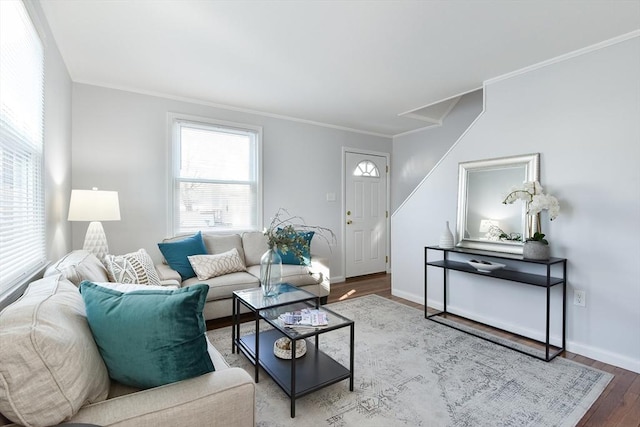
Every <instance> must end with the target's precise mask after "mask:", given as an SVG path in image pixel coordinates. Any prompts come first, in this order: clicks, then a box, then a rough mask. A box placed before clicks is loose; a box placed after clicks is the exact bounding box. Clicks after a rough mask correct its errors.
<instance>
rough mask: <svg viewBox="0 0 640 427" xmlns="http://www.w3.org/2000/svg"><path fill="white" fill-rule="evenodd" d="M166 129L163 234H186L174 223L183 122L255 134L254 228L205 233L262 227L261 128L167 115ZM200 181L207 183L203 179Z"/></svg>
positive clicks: (212, 128) (195, 117)
mask: <svg viewBox="0 0 640 427" xmlns="http://www.w3.org/2000/svg"><path fill="white" fill-rule="evenodd" d="M167 121H168V127H169V138H168V139H169V141H168V144H169V153H170V154H169V156H168V157H169V158H168V168H167V170H168V175H169V176H168V183H169V200H168V203H167V231H168V233H169V235H171V236H175V235H179V234H187V233H189V232H186V231H180V229H179V225H178V224H177V220H178V211H177V209H179V206H178V204H177V203H178V197H179V194H178V193H179V192H178V191H177V188H178V186H177V185H176V184H177V182H179V181H181V180H182V178H181V177H180V158H181V153H180V124H182V123H186V124H188V125H190V126H191V127H196V128H202V129H205V130H206V129H211V130H216V129H219V130H222V131H224V132H229V133H253V134H254V135H255V152H254V153H253V154H254V162H255V177H256V182H255V186H256V211H255V213H254V214H255V217H256V224H255V229H253V228H247V229H228V228H227V229H220V230H215V229H211V230H206V231H207V232H208V233H220V234H228V233H230V232H234V233H242V232H243V231H256V230H261V229H262V227H263V215H262V213H263V183H262V181H263V180H262V126H254V125H249V124H245V123H236V122H230V121H225V120H218V119H212V118H209V117H201V116H193V115H188V114H179V113H168V115H167ZM202 182H205V183H207V182H209V183H210V182H211V180H208V179H205V180H202Z"/></svg>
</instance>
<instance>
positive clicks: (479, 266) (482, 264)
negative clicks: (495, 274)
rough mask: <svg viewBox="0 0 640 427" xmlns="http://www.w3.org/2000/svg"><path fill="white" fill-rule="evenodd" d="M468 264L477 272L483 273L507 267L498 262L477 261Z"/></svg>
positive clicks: (470, 261)
mask: <svg viewBox="0 0 640 427" xmlns="http://www.w3.org/2000/svg"><path fill="white" fill-rule="evenodd" d="M467 263H468V264H469V265H470V266H472V267H473V268H475V269H476V270H478V271H481V272H483V273H491V272H492V271H494V270H499V269H501V268H504V267H505V265H504V264H498V263H497V262H489V261H482V260H476V259H472V260H469V261H467Z"/></svg>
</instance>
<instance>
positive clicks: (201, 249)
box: [158, 231, 207, 280]
mask: <svg viewBox="0 0 640 427" xmlns="http://www.w3.org/2000/svg"><path fill="white" fill-rule="evenodd" d="M158 248H159V249H160V252H162V255H163V256H164V259H166V260H167V263H168V264H169V267H171V268H173V269H174V270H175V271H177V272H178V273H180V277H182V280H187V279H190V278H192V277H196V272H195V271H193V267H191V263H190V262H189V259H188V258H187V257H188V256H191V255H206V253H207V248H206V247H205V246H204V241H203V240H202V233H201V232H200V231H198V232H197V233H196V234H194V235H193V236H191V237H187V238H185V239H182V240H178V241H177V242H165V243H158Z"/></svg>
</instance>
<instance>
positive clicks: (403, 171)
mask: <svg viewBox="0 0 640 427" xmlns="http://www.w3.org/2000/svg"><path fill="white" fill-rule="evenodd" d="M481 111H482V91H481V90H477V91H474V92H471V93H468V94H466V95H464V96H463V97H462V98H461V99H460V101H458V103H457V104H456V106H455V107H454V108H453V110H451V112H450V113H449V115H448V116H447V117H446V118H445V119H444V121H443V124H442V126H437V127H429V128H426V129H424V130H421V131H417V132H412V133H408V134H404V135H401V136H396V137H394V138H393V157H392V158H391V185H392V189H391V210H392V211H395V210H396V209H398V207H399V206H400V205H401V204H402V202H403V201H404V200H405V199H406V198H407V197H408V196H409V195H410V194H411V192H412V191H413V190H414V189H415V188H416V187H417V186H418V184H420V182H421V181H422V179H424V177H425V176H426V175H427V174H428V173H429V171H430V170H431V169H432V168H433V167H434V166H435V165H436V164H437V163H438V161H439V160H440V159H441V158H442V156H443V155H444V154H445V153H446V152H447V151H448V150H449V148H451V146H452V145H453V144H454V143H455V142H456V141H457V140H458V138H460V135H462V133H463V132H464V131H465V130H467V128H468V127H469V125H470V124H471V123H472V122H473V121H474V120H475V119H476V117H478V115H479V114H480V112H481Z"/></svg>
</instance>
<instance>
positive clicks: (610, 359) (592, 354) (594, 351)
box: [567, 341, 640, 374]
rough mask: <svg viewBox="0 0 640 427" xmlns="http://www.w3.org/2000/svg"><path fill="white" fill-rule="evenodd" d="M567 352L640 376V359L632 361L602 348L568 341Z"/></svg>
mask: <svg viewBox="0 0 640 427" xmlns="http://www.w3.org/2000/svg"><path fill="white" fill-rule="evenodd" d="M567 351H570V352H572V353H576V354H579V355H581V356H584V357H588V358H590V359H595V360H598V361H600V362H603V363H607V364H609V365H614V366H618V367H620V368H622V369H628V370H629V371H633V372H636V373H638V374H640V359H632V358H630V357H626V356H622V355H620V354H617V353H612V352H610V351H606V350H603V349H600V348H596V347H591V346H587V345H584V344H580V343H577V342H575V341H567Z"/></svg>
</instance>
